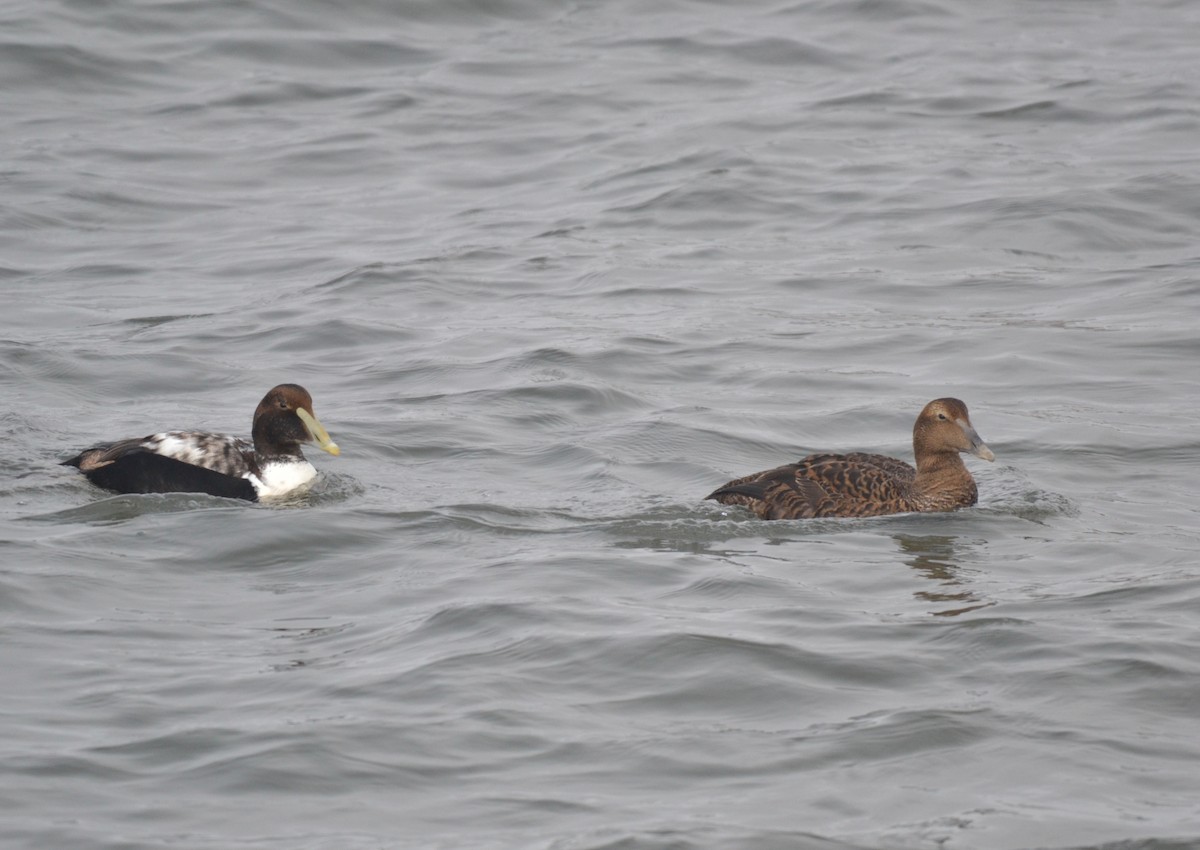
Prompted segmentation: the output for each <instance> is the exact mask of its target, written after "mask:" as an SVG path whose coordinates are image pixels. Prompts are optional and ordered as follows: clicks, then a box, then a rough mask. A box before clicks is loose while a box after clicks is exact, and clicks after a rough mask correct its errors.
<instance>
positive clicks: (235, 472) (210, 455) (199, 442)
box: [116, 431, 255, 478]
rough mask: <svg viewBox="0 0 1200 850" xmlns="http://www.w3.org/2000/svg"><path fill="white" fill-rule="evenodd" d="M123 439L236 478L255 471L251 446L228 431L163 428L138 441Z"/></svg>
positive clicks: (164, 455)
mask: <svg viewBox="0 0 1200 850" xmlns="http://www.w3.org/2000/svg"><path fill="white" fill-rule="evenodd" d="M124 442H125V443H138V444H139V445H140V447H141V448H143V449H145V450H146V451H149V452H153V453H154V454H157V455H161V456H163V457H169V458H173V459H175V460H178V461H182V462H183V463H187V464H191V465H193V466H199V467H203V468H204V469H211V470H212V471H213V472H220V473H222V474H224V475H231V476H234V477H237V478H240V477H242V476H245V475H249V474H250V473H252V472H254V471H255V470H254V469H253V468H252V467H251V459H252V458H253V455H254V447H253V446H252V445H251V444H250V443H248V442H246V441H245V440H243V439H241V438H239V437H231V436H229V435H228V434H211V433H209V432H207V431H165V432H163V433H161V434H151V435H150V436H149V437H145V438H144V439H142V440H126V441H124ZM116 445H121V444H116Z"/></svg>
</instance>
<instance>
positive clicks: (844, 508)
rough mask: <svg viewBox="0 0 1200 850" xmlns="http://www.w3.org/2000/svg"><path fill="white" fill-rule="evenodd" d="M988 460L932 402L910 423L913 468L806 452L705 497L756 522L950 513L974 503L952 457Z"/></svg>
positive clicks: (952, 411) (889, 460) (948, 403)
mask: <svg viewBox="0 0 1200 850" xmlns="http://www.w3.org/2000/svg"><path fill="white" fill-rule="evenodd" d="M960 452H970V453H971V454H973V455H975V456H976V457H981V458H983V459H984V460H995V459H996V456H995V455H994V454H992V450H991V449H989V448H988V447H987V446H986V445H985V444H984V442H983V440H981V439H980V438H979V434H977V433H976V432H975V428H974V426H972V425H971V417H970V416H969V415H968V414H967V406H966V405H965V404H963V403H962V402H961V401H959V400H958V399H956V398H939V399H934V400H933V401H931V402H929V404H927V405H925V409H924V410H922V411H921V415H920V416H918V417H917V421H916V424H914V425H913V454H914V455H915V457H916V461H917V466H916V468H915V469H914V468H913V467H911V466H909V465H908V464H907V463H905V462H904V461H902V460H898V459H897V458H894V457H887V456H886V455H875V454H866V453H863V452H854V453H852V454H844V455H838V454H814V455H809V456H808V457H806V458H802V459H801V460H799V461H797V462H796V463H791V464H788V465H787V466H781V467H778V468H777V469H769V470H767V471H765V472H757V473H755V474H754V475H747V476H746V477H744V478H738V479H736V480H734V481H730V482H729V483H728V484H726V485H724V486H723V487H718V488H717V489H716V490H714V491H713V492H712V493H710V494H709V495H708V496H707V497H706V498H709V499H715V500H716V501H718V502H720V503H721V504H723V505H742V506H744V507H747V508H749V509H750V510H752V511H754V513H756V514H758V516H759V517H761V518H762V519H809V518H811V517H869V516H882V515H884V514H896V513H906V512H909V511H952V510H956V509H957V508H965V507H968V506H970V505H973V504H975V502H976V500H977V499H978V491H977V489H976V487H975V479H974V478H972V477H971V473H970V472H969V471H968V470H967V466H966V464H964V463H963V461H962V458H961V457H960V456H959V453H960Z"/></svg>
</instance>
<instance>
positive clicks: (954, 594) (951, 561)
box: [892, 534, 996, 617]
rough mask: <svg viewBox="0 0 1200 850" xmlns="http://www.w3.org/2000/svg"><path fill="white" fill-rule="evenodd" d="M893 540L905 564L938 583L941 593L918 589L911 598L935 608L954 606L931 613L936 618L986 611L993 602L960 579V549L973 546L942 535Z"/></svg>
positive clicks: (902, 536)
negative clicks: (944, 605)
mask: <svg viewBox="0 0 1200 850" xmlns="http://www.w3.org/2000/svg"><path fill="white" fill-rule="evenodd" d="M892 539H894V540H895V541H896V543H897V544H899V546H900V553H901V554H902V555H903V556H904V562H905V563H906V564H908V565H909V566H910V567H912V568H913V569H914V570H916V571H917V572H918V573H920V574H921V575H922V576H923V577H925V578H927V579H929V580H930V581H934V582H937V584H938V586H939V587H940V588H942V589H940V590H919V591H917V592H916V593H915V594H913V595H914V596H916V597H917V598H918V599H923V600H925V601H926V602H932V603H934V604H936V605H939V606H940V605H943V604H945V603H950V604H951V605H952V606H953V607H950V608H943V609H941V610H935V611H930V612H929V613H931V614H933V616H935V617H957V616H958V615H959V614H966V613H967V612H968V611H978V610H979V609H980V608H988V607H990V606H992V605H995V604H996V603H995V602H988V601H986V600H984V599H980V598H979V597H978V596H977V595H976V594H975V592H974V591H973V590H972V589H971V588H970V587H968V586H967V585H966V584H965V582H964V580H963V577H962V576H961V572H962V567H961V565H960V564H959V560H960V559H961V557H962V552H961V551H960V550H969V549H971V548H972V545H971V543H970V542H969V541H964V540H962V539H960V538H958V537H943V536H941V535H913V534H894V535H892Z"/></svg>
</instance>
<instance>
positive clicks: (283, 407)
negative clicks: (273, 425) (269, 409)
mask: <svg viewBox="0 0 1200 850" xmlns="http://www.w3.org/2000/svg"><path fill="white" fill-rule="evenodd" d="M287 408H288V403H287V399H286V398H281V399H280V400H279V409H280V410H287Z"/></svg>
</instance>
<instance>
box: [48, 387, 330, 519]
mask: <svg viewBox="0 0 1200 850" xmlns="http://www.w3.org/2000/svg"><path fill="white" fill-rule="evenodd" d="M313 442H315V443H316V444H317V447H318V448H320V449H322V450H323V451H327V452H329V453H330V454H332V455H337V454H340V453H341V449H339V448H338V446H337V443H335V442H333V440H331V439H330V438H329V432H328V431H326V430H325V428H324V426H322V425H321V423H320V422H319V421H318V420H317V417H316V415H315V414H314V413H313V403H312V396H310V395H309V394H308V390H306V389H304V387H301V386H299V385H297V384H280V385H279V386H277V387H275V388H274V389H272V390H271V391H270V392H269V393H267V394H266V395H265V396H263V400H262V401H261V402H259V404H258V408H257V409H256V410H255V411H254V425H253V428H252V430H251V440H250V441H247V440H244V439H242V438H240V437H232V436H229V435H226V434H212V433H209V432H206V431H164V432H162V433H159V434H151V435H150V436H148V437H134V438H132V439H127V440H118V441H117V442H115V443H104V444H102V445H97V446H93V447H92V448H90V449H86V450H84V451H83V452H80V453H79V454H78V455H76V456H75V457H73V458H71V459H70V460H65V461H63V465H64V466H74V467H77V468H78V469H79V471H80V472H82V473H83V474H84V475H86V476H87V477H88V480H89V481H91V482H92V483H93V484H95V485H97V486H98V487H103V488H104V489H106V490H113V491H115V492H117V493H208V494H210V495H212V496H224V497H226V498H232V499H246V500H247V501H250V502H257V501H259V500H260V499H278V498H280V497H284V496H289V495H293V494H295V493H298V492H303V491H304V490H306V489H308V487H309V486H310V485H311V484H312V482H313V480H314V479H315V478H316V475H317V470H316V468H315V467H313V465H312V464H311V463H309V462H308V460H307V459H305V457H304V453H303V452H301V451H300V444H301V443H313Z"/></svg>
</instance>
